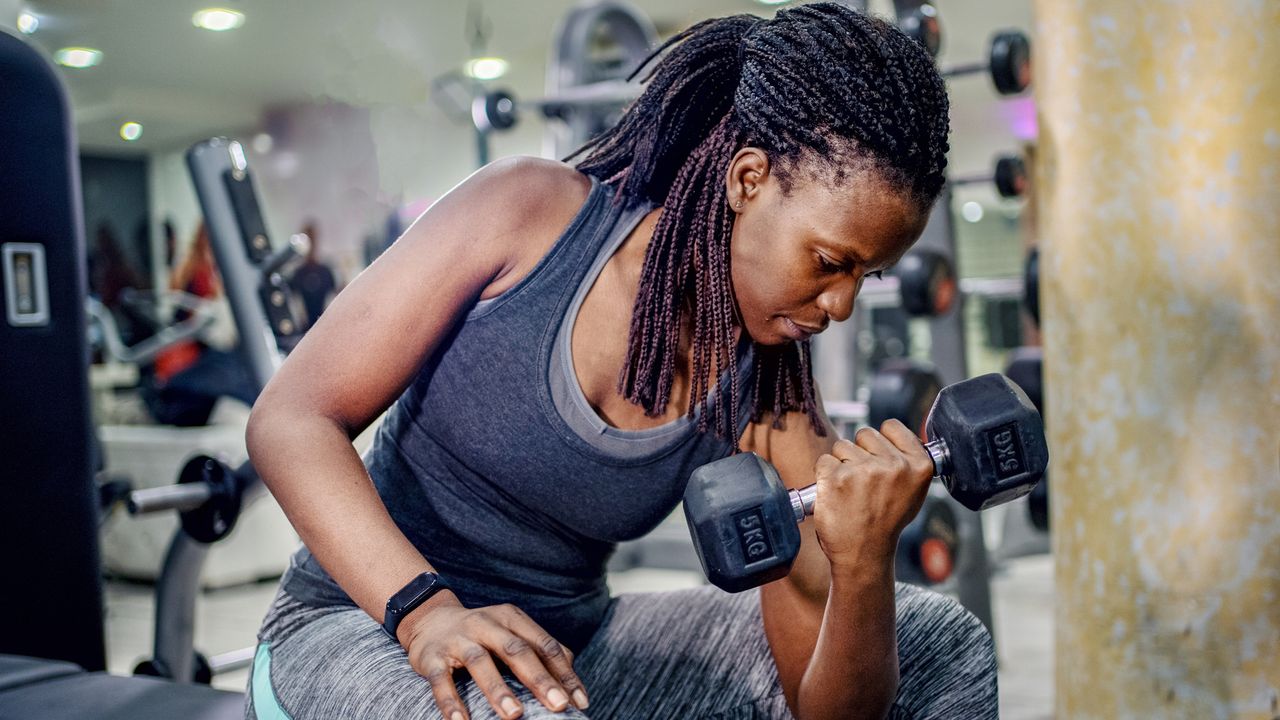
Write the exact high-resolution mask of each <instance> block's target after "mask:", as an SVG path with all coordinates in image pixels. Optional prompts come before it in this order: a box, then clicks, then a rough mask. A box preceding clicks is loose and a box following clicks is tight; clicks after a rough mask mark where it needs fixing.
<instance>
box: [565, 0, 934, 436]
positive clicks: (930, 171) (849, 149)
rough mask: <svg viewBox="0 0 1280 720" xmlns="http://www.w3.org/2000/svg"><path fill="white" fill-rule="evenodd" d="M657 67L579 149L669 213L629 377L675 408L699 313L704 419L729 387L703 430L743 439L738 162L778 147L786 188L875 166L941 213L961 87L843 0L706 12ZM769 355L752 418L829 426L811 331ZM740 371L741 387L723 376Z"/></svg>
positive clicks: (638, 314) (633, 394)
mask: <svg viewBox="0 0 1280 720" xmlns="http://www.w3.org/2000/svg"><path fill="white" fill-rule="evenodd" d="M658 58H660V59H658ZM655 59H658V60H657V62H656V63H655V62H653V61H654V60H655ZM651 65H652V69H651V70H650V72H649V74H648V75H647V76H646V77H645V78H643V82H644V83H645V89H644V92H643V93H642V94H641V96H640V98H639V99H638V100H636V102H635V103H633V104H632V105H631V107H629V108H628V109H627V112H626V113H625V114H624V115H623V117H622V119H621V120H620V121H619V123H618V124H617V125H615V126H614V127H613V128H610V129H609V130H607V131H605V132H604V133H602V134H601V135H600V136H598V137H596V138H595V139H593V140H591V141H590V142H588V143H587V144H586V145H584V146H583V147H582V148H580V149H579V150H578V152H576V153H574V154H573V155H572V156H570V158H573V157H576V156H579V155H583V154H585V155H586V157H585V159H583V160H582V161H581V162H580V163H579V165H578V168H579V169H580V170H581V171H583V172H586V173H589V174H591V175H594V176H596V177H598V178H600V179H602V180H603V181H604V182H606V183H608V184H610V185H611V186H612V187H613V188H614V190H615V200H616V201H617V202H624V201H626V202H631V201H637V200H639V201H647V202H652V203H655V204H660V205H662V209H663V211H662V215H661V216H660V218H659V220H658V223H657V225H656V227H655V228H654V232H653V238H652V240H651V241H650V243H649V247H648V250H647V252H646V255H645V260H644V266H643V269H642V274H641V279H640V285H639V288H638V290H637V292H636V301H635V308H634V310H633V313H632V318H631V327H630V331H629V334H628V341H627V342H628V346H627V347H628V349H627V359H626V362H625V364H624V366H623V367H622V369H621V372H620V373H619V380H618V387H619V390H620V391H621V392H622V393H623V395H624V396H625V397H626V398H627V399H628V400H630V401H631V402H634V403H637V404H639V405H641V406H642V407H644V408H645V411H646V412H647V413H648V414H650V415H655V416H656V415H661V414H663V413H665V412H666V408H667V404H668V403H669V402H670V399H671V388H672V385H673V383H674V380H675V376H676V372H677V367H676V361H677V360H678V359H679V357H680V337H681V331H682V328H683V327H684V326H685V325H686V324H688V325H690V326H691V327H692V344H691V347H690V349H689V361H690V364H691V368H690V379H689V388H690V397H689V414H690V415H691V416H692V415H694V414H695V413H696V411H697V410H698V409H699V408H705V406H706V403H707V399H708V396H709V395H710V394H712V393H714V395H715V397H717V398H718V401H717V402H716V403H715V405H714V407H713V408H711V412H710V413H707V412H703V413H701V415H700V417H699V422H698V428H699V430H701V431H706V430H708V429H709V428H710V427H713V426H714V428H715V432H716V434H717V435H718V436H720V437H729V438H732V439H733V440H734V442H735V446H736V430H737V426H738V412H737V411H738V402H737V398H738V394H739V392H740V391H741V388H740V387H739V384H740V381H739V378H738V372H737V346H736V344H735V336H736V335H737V333H738V330H739V325H738V321H737V312H736V305H735V301H734V293H733V286H732V273H731V268H730V253H729V242H730V238H731V236H732V233H733V223H734V218H735V215H734V213H733V212H732V211H731V209H730V208H729V203H728V198H727V195H726V190H725V183H724V175H725V172H726V171H727V169H728V165H729V162H730V161H731V160H732V158H733V156H734V154H735V153H736V152H737V151H738V149H740V148H742V147H745V146H752V147H758V148H761V149H763V150H764V151H765V152H766V153H767V154H768V156H769V158H770V167H771V172H772V173H774V174H775V175H776V176H777V178H778V180H779V183H780V186H781V189H782V191H783V192H784V193H787V192H790V190H791V187H792V177H793V175H792V174H793V172H795V171H797V170H800V169H803V170H804V171H807V172H809V173H813V174H817V175H818V176H819V177H820V178H822V179H824V180H827V181H828V182H832V183H836V184H839V183H842V182H844V181H845V180H846V179H847V178H848V176H849V174H850V173H852V172H854V171H855V170H858V169H862V168H871V169H873V170H875V171H876V172H878V174H879V177H880V178H881V179H882V180H883V181H884V182H885V183H886V184H887V185H888V186H889V187H890V188H892V189H894V190H897V191H900V192H903V193H905V194H906V195H907V196H908V197H910V198H911V199H912V200H913V201H915V203H917V205H918V206H919V207H920V208H921V209H927V208H928V207H929V206H931V205H932V203H933V201H934V200H935V199H936V197H937V195H938V193H939V191H940V190H941V188H942V183H943V171H944V170H945V168H946V153H947V150H948V145H947V133H948V120H947V114H948V100H947V95H946V89H945V87H944V85H943V83H942V79H941V77H939V75H938V72H937V68H936V67H935V65H934V64H933V59H932V58H931V57H930V56H929V55H928V53H927V52H925V51H924V50H923V48H921V47H920V46H919V45H917V44H916V43H914V42H913V41H911V40H910V39H909V38H907V36H906V35H904V34H902V33H901V32H900V31H898V30H897V29H896V28H894V27H893V26H892V25H890V24H888V23H886V22H885V21H883V20H879V19H876V18H873V17H870V16H868V15H865V14H863V13H860V12H858V11H855V10H852V9H851V8H849V7H847V6H844V5H840V4H837V3H830V2H822V3H811V4H807V5H803V6H799V7H796V8H792V9H788V10H783V11H780V12H779V13H778V14H777V15H776V16H775V17H774V18H773V19H772V20H761V19H760V18H757V17H755V16H752V15H734V16H731V17H725V18H718V19H713V20H706V21H704V22H701V23H698V24H697V25H694V26H693V27H691V28H689V29H688V30H685V31H684V32H682V33H679V34H678V35H676V36H674V37H672V38H671V39H670V40H668V41H667V42H666V43H664V44H663V45H662V46H661V47H660V48H658V49H657V50H656V51H655V52H654V54H653V55H652V56H651V57H650V59H649V60H648V61H646V62H645V63H644V64H642V65H641V67H640V68H638V69H637V71H636V72H637V73H639V72H641V71H642V70H643V69H644V68H645V67H650V66H651ZM744 340H745V338H744ZM754 351H755V358H756V361H755V372H754V373H753V376H754V377H753V383H752V387H751V398H752V402H751V408H752V410H751V419H752V420H753V421H759V420H760V419H761V418H762V417H763V414H764V413H765V412H771V413H772V414H773V415H774V422H775V424H776V423H778V422H780V420H781V417H782V415H783V414H784V413H786V412H789V411H793V410H800V411H803V412H804V413H805V414H806V415H807V416H808V418H809V420H810V422H811V423H812V425H813V426H814V428H815V429H817V431H818V432H819V433H822V432H823V424H822V422H821V416H820V413H819V409H818V407H817V403H816V399H815V390H814V383H813V370H812V367H811V362H810V360H811V356H810V348H809V342H808V341H804V342H801V343H789V344H787V345H785V346H780V347H765V346H760V345H756V346H755V348H754ZM726 372H727V373H728V375H729V378H728V380H729V382H728V386H727V388H725V387H724V386H722V385H721V384H720V383H719V382H718V378H719V377H720V376H721V375H722V374H724V373H726ZM725 389H727V390H728V393H729V395H728V396H727V397H726V395H725V393H724V390H725ZM766 403H767V406H766ZM726 405H728V407H727V408H726V407H725V406H726ZM708 415H710V417H708Z"/></svg>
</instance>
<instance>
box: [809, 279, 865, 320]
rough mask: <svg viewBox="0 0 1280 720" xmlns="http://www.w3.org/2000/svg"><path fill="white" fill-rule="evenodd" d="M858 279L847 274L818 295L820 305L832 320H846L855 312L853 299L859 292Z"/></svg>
mask: <svg viewBox="0 0 1280 720" xmlns="http://www.w3.org/2000/svg"><path fill="white" fill-rule="evenodd" d="M858 284H859V283H858V281H857V280H855V279H854V278H853V277H852V276H849V275H845V276H843V277H841V278H839V279H838V280H836V281H835V282H833V283H831V284H830V285H828V286H827V288H826V290H824V291H823V292H822V294H820V295H818V307H819V308H821V309H822V311H823V312H825V313H826V314H827V315H828V316H829V317H830V318H831V320H832V322H844V321H845V320H848V319H849V316H850V315H852V314H853V299H854V297H856V296H857V294H858Z"/></svg>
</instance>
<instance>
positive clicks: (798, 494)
mask: <svg viewBox="0 0 1280 720" xmlns="http://www.w3.org/2000/svg"><path fill="white" fill-rule="evenodd" d="M924 449H925V450H928V451H929V457H931V458H933V478H934V479H935V480H937V479H938V478H944V477H946V476H947V475H949V474H951V451H950V450H948V449H947V443H946V441H944V440H942V439H938V440H934V441H932V442H929V443H926V444H925V446H924ZM787 494H788V495H789V496H790V498H791V511H792V512H793V513H795V516H796V522H797V523H799V522H803V521H804V519H805V518H806V517H808V516H809V515H812V514H813V504H814V502H815V501H816V500H817V499H818V484H817V483H814V484H812V485H810V486H808V487H804V488H801V489H799V490H791V491H789V492H788V493H787Z"/></svg>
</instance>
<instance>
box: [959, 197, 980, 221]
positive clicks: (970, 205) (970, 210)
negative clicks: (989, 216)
mask: <svg viewBox="0 0 1280 720" xmlns="http://www.w3.org/2000/svg"><path fill="white" fill-rule="evenodd" d="M960 214H961V215H963V216H964V219H965V220H968V221H969V222H971V223H976V222H978V221H979V220H981V219H982V216H983V215H984V214H985V213H983V211H982V206H981V205H979V204H978V203H976V202H974V201H972V200H970V201H969V202H967V203H965V204H964V207H962V208H960Z"/></svg>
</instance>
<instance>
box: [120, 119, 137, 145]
mask: <svg viewBox="0 0 1280 720" xmlns="http://www.w3.org/2000/svg"><path fill="white" fill-rule="evenodd" d="M120 137H121V139H123V140H127V141H128V142H133V141H134V140H137V139H138V138H140V137H142V123H136V122H133V121H130V122H127V123H125V124H123V125H121V126H120Z"/></svg>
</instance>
